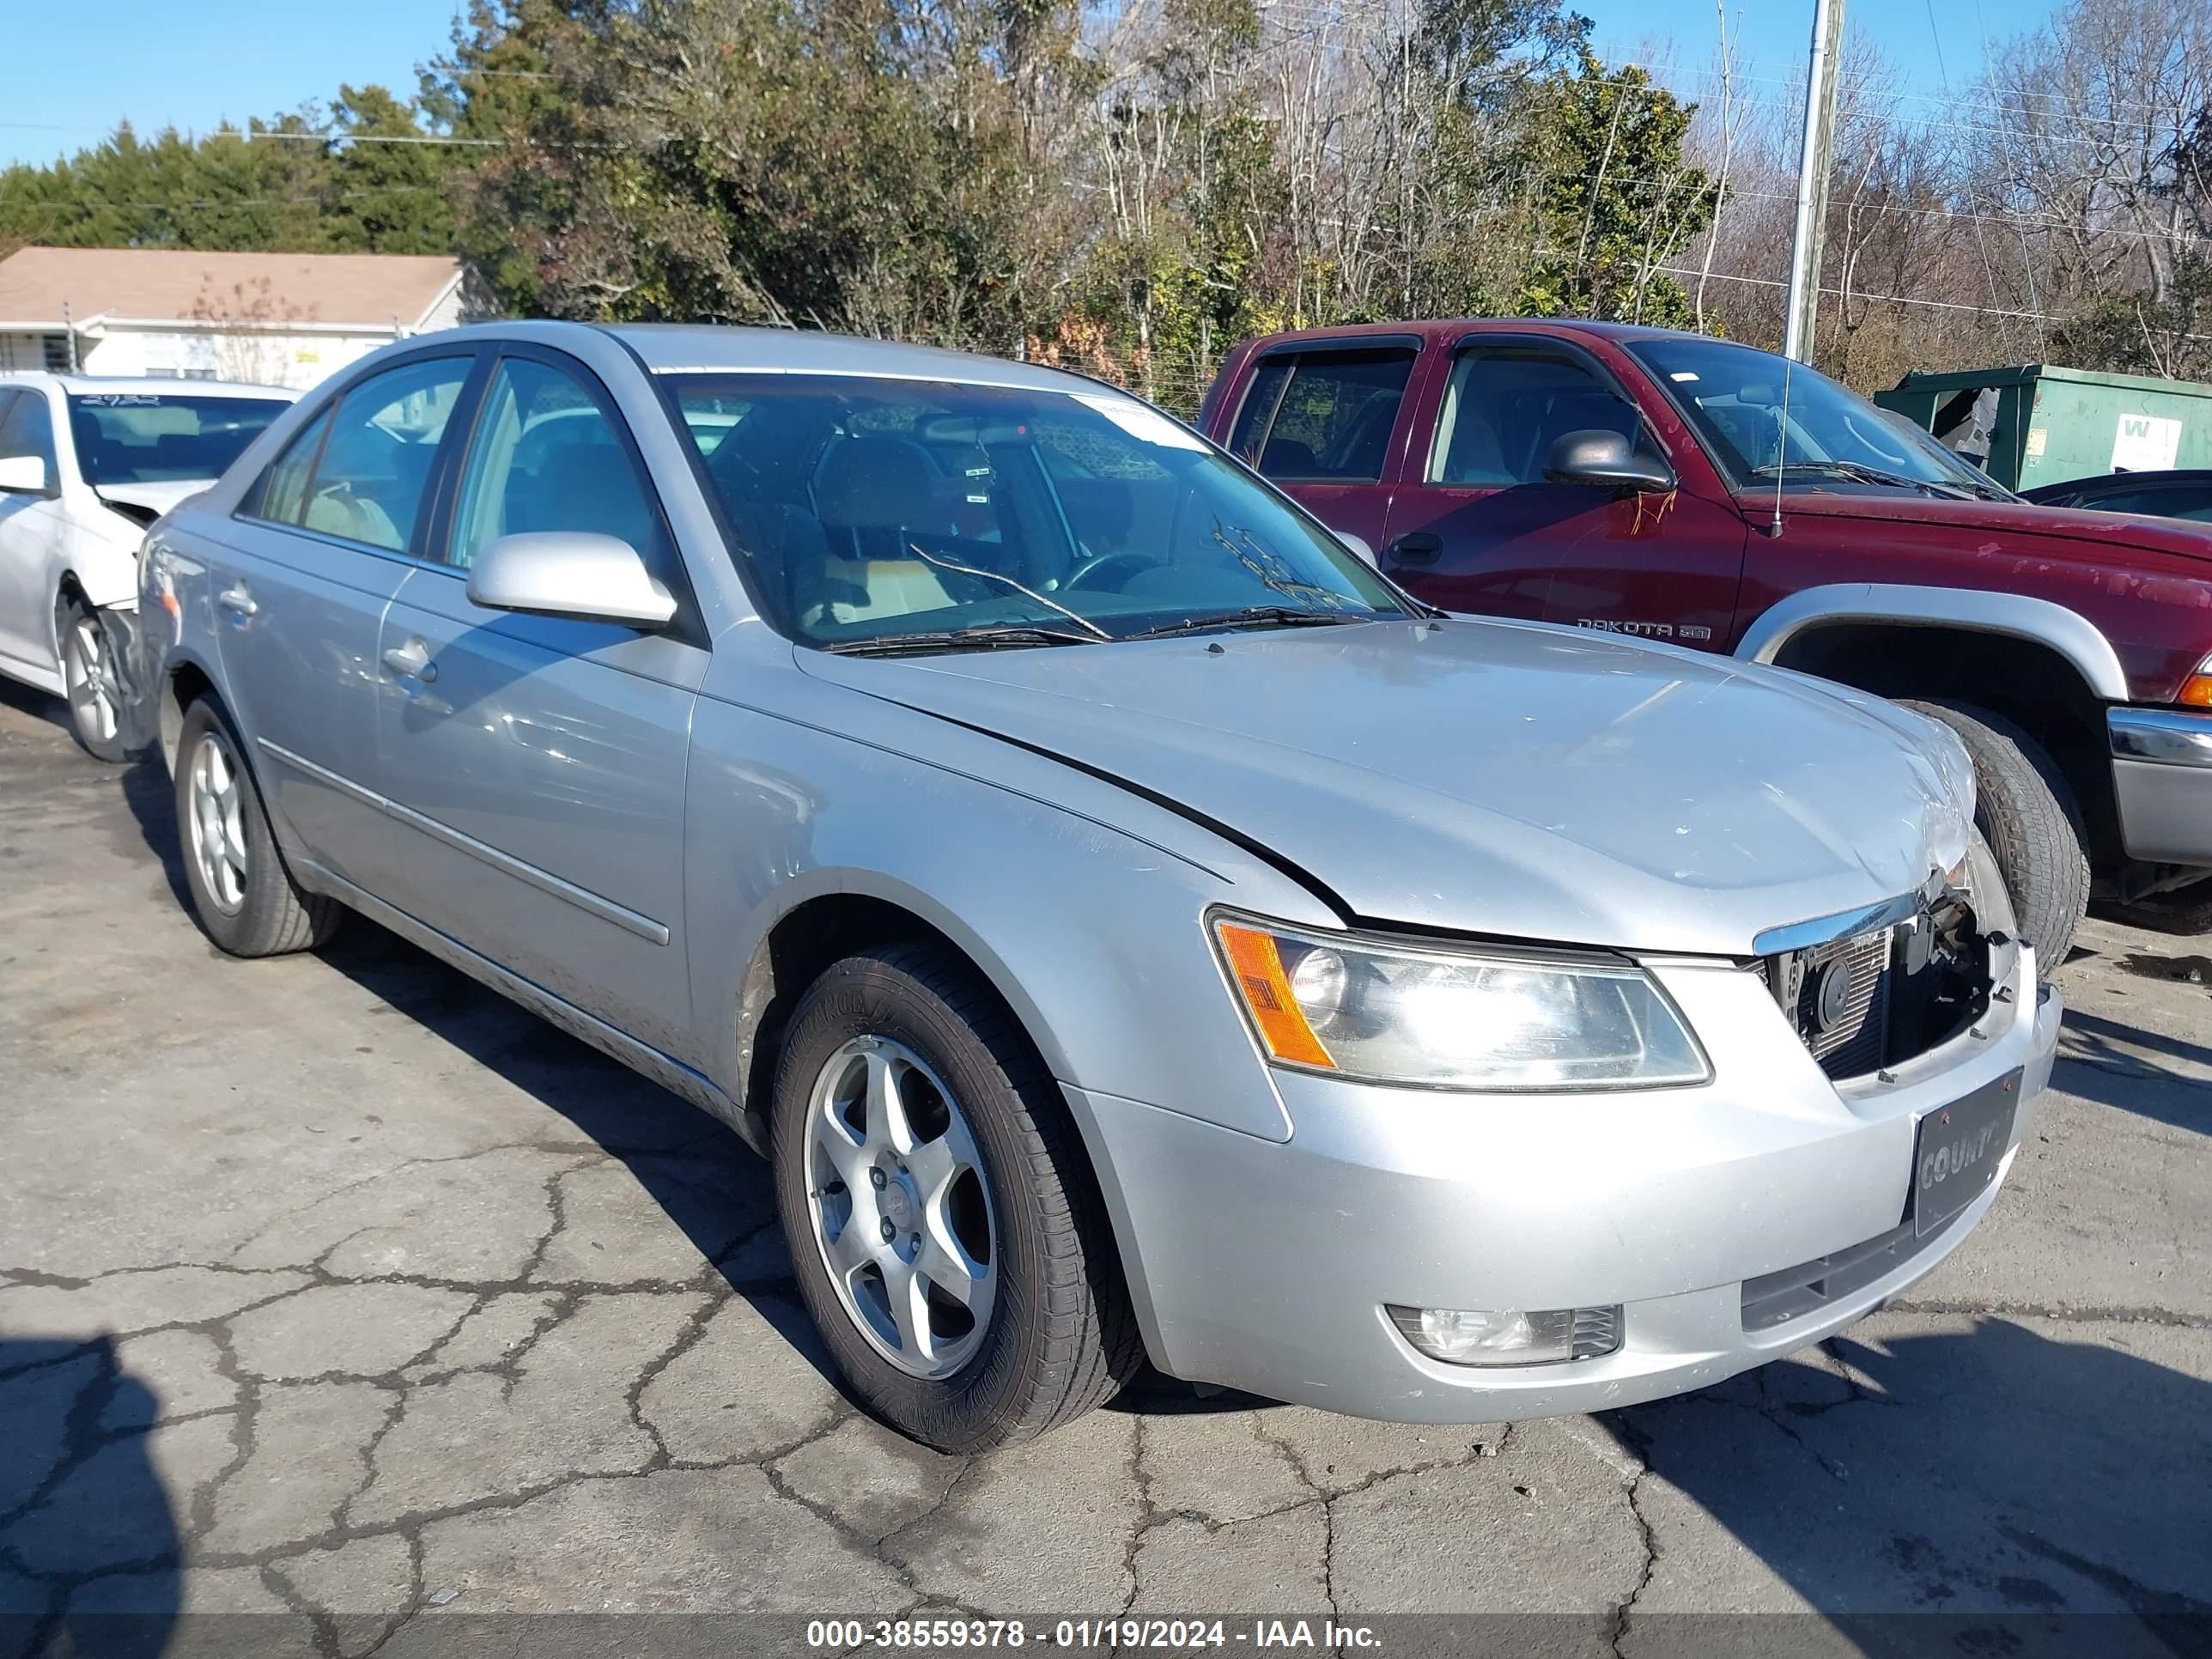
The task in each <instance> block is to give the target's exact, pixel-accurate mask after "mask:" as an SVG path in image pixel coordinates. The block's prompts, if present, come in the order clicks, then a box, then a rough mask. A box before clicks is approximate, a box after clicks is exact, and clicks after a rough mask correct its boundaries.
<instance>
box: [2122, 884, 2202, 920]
mask: <svg viewBox="0 0 2212 1659" xmlns="http://www.w3.org/2000/svg"><path fill="white" fill-rule="evenodd" d="M2111 914H2112V915H2115V916H2117V917H2118V918H2119V919H2120V920H2121V921H2124V922H2126V923H2127V924H2128V925H2129V926H2130V927H2147V928H2148V929H2149V930H2150V931H2151V932H2152V933H2212V876H2207V877H2205V878H2203V880H2202V881H2192V882H2191V883H2190V884H2188V885H2187V886H2186V887H2177V888H2174V889H2173V890H2172V891H2170V892H2165V893H2154V894H2152V895H2151V896H2149V897H2148V898H2144V899H2137V900H2136V901H2135V902H2134V903H2132V904H2116V905H2114V906H2112V911H2111Z"/></svg>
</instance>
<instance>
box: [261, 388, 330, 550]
mask: <svg viewBox="0 0 2212 1659" xmlns="http://www.w3.org/2000/svg"><path fill="white" fill-rule="evenodd" d="M330 429H331V412H330V410H327V409H326V410H324V411H323V412H322V413H321V414H320V415H318V416H316V417H315V418H314V419H313V421H311V422H308V424H307V430H306V431H304V432H302V433H301V434H300V435H299V436H298V437H296V438H295V439H293V440H292V442H291V445H290V447H288V448H287V449H286V450H285V451H284V453H283V457H282V458H281V459H279V460H278V461H277V463H276V465H274V466H272V467H270V469H269V470H268V471H266V472H264V473H263V474H262V475H261V482H260V483H259V484H258V485H257V486H256V487H255V497H254V502H253V505H252V507H248V508H247V509H246V510H247V511H248V512H249V513H251V514H252V516H253V517H254V518H257V519H272V520H275V521H276V523H278V524H298V523H300V522H301V519H302V518H303V517H304V516H305V514H306V512H307V474H308V472H309V471H310V470H311V469H312V468H313V466H314V465H315V456H316V455H317V453H319V452H320V451H321V449H322V447H323V435H324V434H325V433H327V432H328V431H329V430H330Z"/></svg>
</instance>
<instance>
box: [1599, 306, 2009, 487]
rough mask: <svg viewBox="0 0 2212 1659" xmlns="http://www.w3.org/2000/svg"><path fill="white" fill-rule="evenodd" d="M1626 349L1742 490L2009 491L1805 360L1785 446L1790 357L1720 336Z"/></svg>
mask: <svg viewBox="0 0 2212 1659" xmlns="http://www.w3.org/2000/svg"><path fill="white" fill-rule="evenodd" d="M1628 350H1629V352H1630V353H1631V355H1632V356H1634V357H1635V358H1636V359H1637V360H1638V362H1641V363H1642V364H1643V365H1644V368H1647V369H1649V370H1650V372H1651V374H1652V377H1653V378H1654V379H1655V380H1657V381H1658V382H1659V384H1660V385H1662V386H1664V387H1666V388H1667V392H1668V396H1670V397H1671V398H1674V402H1675V404H1676V405H1677V406H1678V407H1679V408H1680V410H1681V411H1682V413H1683V414H1684V415H1685V416H1686V417H1687V418H1688V419H1689V421H1690V423H1691V424H1692V425H1693V426H1695V427H1696V428H1698V432H1699V436H1701V437H1702V438H1704V439H1705V443H1706V445H1707V446H1708V447H1710V448H1711V450H1712V452H1713V453H1714V455H1715V457H1716V458H1717V459H1718V460H1719V461H1720V463H1721V465H1723V467H1724V468H1726V469H1727V471H1729V474H1730V476H1731V477H1732V479H1733V481H1734V482H1735V483H1736V484H1738V485H1739V486H1750V485H1753V484H1758V483H1769V484H1771V483H1772V482H1773V481H1774V479H1775V478H1776V477H1783V478H1784V481H1785V482H1786V483H1790V484H1793V485H1803V486H1808V487H1817V486H1819V485H1820V484H1821V483H1823V482H1824V477H1823V475H1826V479H1827V480H1832V479H1833V478H1836V477H1847V478H1848V477H1851V475H1852V474H1853V473H1857V474H1858V475H1860V476H1858V477H1856V478H1855V479H1854V480H1853V481H1854V482H1857V483H1885V482H1894V483H1898V484H1899V485H1902V486H1905V487H1919V486H1934V487H1936V488H1937V489H1941V490H1942V491H1943V492H1945V493H1947V494H1948V493H1951V492H1955V491H1960V490H1966V491H1970V492H1972V493H1973V494H1976V495H2003V494H2004V493H2005V492H2004V491H2002V489H1998V488H1997V487H1996V485H1995V484H1994V483H1991V481H1990V479H1989V477H1987V476H1986V475H1984V474H1983V473H1981V472H1979V471H1976V470H1975V469H1973V468H1972V467H1970V466H1968V465H1966V463H1965V462H1964V461H1961V460H1960V459H1959V458H1958V457H1957V456H1955V455H1954V454H1952V453H1951V452H1950V451H1949V450H1948V449H1946V448H1944V447H1943V446H1942V445H1941V444H1939V443H1937V442H1936V441H1935V439H1933V438H1931V437H1929V435H1927V434H1926V433H1925V432H1923V431H1922V430H1921V429H1920V428H1918V427H1917V426H1914V425H1912V424H1911V422H1909V421H1905V420H1904V419H1903V418H1902V417H1901V416H1893V415H1887V414H1885V413H1883V412H1882V411H1881V410H1879V409H1876V408H1875V406H1874V405H1873V404H1870V403H1869V402H1867V400H1866V399H1865V398H1862V397H1860V396H1859V395H1858V393H1857V392H1849V391H1846V390H1845V389H1844V387H1842V386H1838V385H1837V384H1836V383H1835V382H1834V381H1833V380H1830V379H1828V377H1827V376H1826V375H1825V374H1820V373H1819V372H1818V371H1817V370H1814V369H1810V368H1806V367H1805V366H1804V365H1803V364H1802V363H1796V364H1792V365H1790V366H1789V390H1790V425H1789V434H1788V441H1787V443H1784V441H1783V424H1782V401H1783V399H1782V392H1783V371H1784V359H1782V358H1780V357H1778V356H1775V355H1774V354H1773V353H1771V352H1767V351H1754V350H1753V349H1751V348H1749V347H1748V346H1740V345H1730V344H1728V343H1725V342H1723V341H1719V340H1699V339H1670V340H1638V341H1635V342H1632V343H1630V345H1629V347H1628ZM1778 467H1779V468H1781V469H1783V471H1781V472H1780V473H1778V471H1777V470H1776V469H1777V468H1778ZM1872 474H1885V475H1887V477H1881V478H1878V477H1872V476H1870V475H1872Z"/></svg>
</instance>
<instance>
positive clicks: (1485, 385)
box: [1428, 348, 1650, 489]
mask: <svg viewBox="0 0 2212 1659" xmlns="http://www.w3.org/2000/svg"><path fill="white" fill-rule="evenodd" d="M1593 431H1602V432H1618V433H1619V434H1620V435H1621V436H1623V437H1624V438H1626V439H1628V440H1629V441H1631V442H1632V443H1636V444H1638V445H1639V446H1640V447H1647V448H1648V447H1650V445H1649V442H1648V441H1647V440H1645V439H1644V416H1643V414H1642V412H1641V411H1640V410H1638V408H1637V407H1636V405H1635V404H1632V403H1631V402H1629V401H1628V399H1626V398H1624V397H1622V396H1621V395H1620V393H1619V392H1615V391H1614V390H1613V388H1612V387H1611V386H1608V385H1607V384H1606V382H1605V381H1604V380H1601V379H1600V378H1599V376H1598V374H1596V372H1595V370H1593V369H1591V368H1589V366H1587V365H1586V364H1584V363H1582V362H1577V360H1576V359H1574V358H1572V357H1568V356H1561V355H1559V354H1557V353H1553V352H1547V351H1541V350H1523V349H1510V348H1507V349H1499V348H1492V349H1488V350H1484V351H1469V352H1467V353H1464V354H1463V355H1462V356H1461V357H1460V359H1459V361H1458V362H1456V363H1455V364H1454V365H1453V366H1452V377H1451V383H1450V385H1449V386H1447V387H1446V388H1445V390H1444V403H1443V409H1442V410H1440V411H1439V412H1438V414H1437V434H1436V441H1435V443H1434V445H1433V446H1432V447H1431V450H1430V452H1429V471H1428V481H1429V483H1434V484H1456V485H1458V486H1460V487H1462V488H1463V489H1484V488H1496V489H1510V488H1511V487H1512V486H1514V485H1516V484H1530V483H1543V482H1544V461H1545V459H1546V458H1547V456H1549V455H1550V453H1552V446H1553V444H1555V443H1557V442H1558V441H1559V440H1560V439H1561V438H1563V437H1565V435H1567V434H1568V433H1570V432H1593Z"/></svg>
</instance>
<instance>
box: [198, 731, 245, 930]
mask: <svg viewBox="0 0 2212 1659" xmlns="http://www.w3.org/2000/svg"><path fill="white" fill-rule="evenodd" d="M187 778H188V797H187V804H188V809H189V810H188V811H187V812H186V814H185V817H186V833H187V834H188V835H189V836H191V846H192V861H193V863H194V865H195V866H197V868H198V870H199V875H200V885H201V886H202V888H203V889H204V890H205V891H206V893H207V895H208V897H209V898H210V900H211V901H212V902H214V904H215V906H216V908H217V909H219V910H221V911H222V913H223V914H224V915H237V914H238V912H239V910H240V908H241V907H242V906H243V905H244V904H245V902H246V878H247V874H248V872H249V869H250V867H251V866H249V864H248V861H247V854H246V822H245V815H244V813H243V811H241V806H242V804H243V803H242V799H241V794H242V791H243V787H244V785H243V780H242V779H241V777H240V766H239V763H238V754H237V751H236V750H234V749H232V748H231V746H230V743H229V740H228V738H225V737H224V736H223V735H222V732H217V731H213V730H210V731H209V732H204V734H202V736H201V738H200V741H199V744H198V746H197V748H195V749H194V750H192V754H191V762H190V771H189V772H188V774H187Z"/></svg>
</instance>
